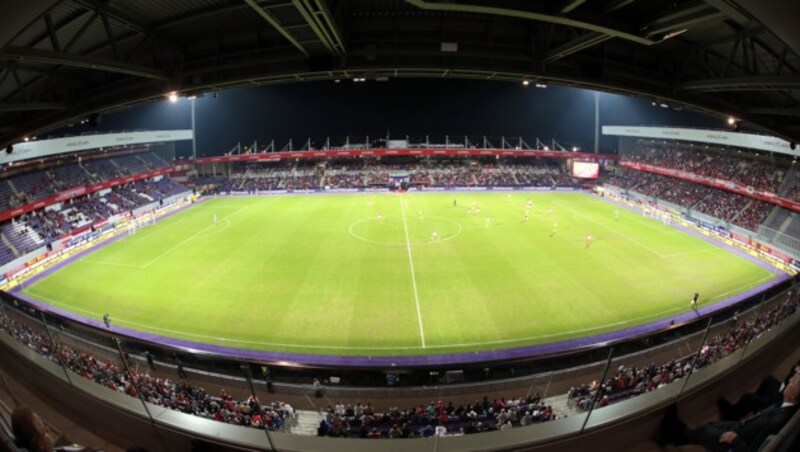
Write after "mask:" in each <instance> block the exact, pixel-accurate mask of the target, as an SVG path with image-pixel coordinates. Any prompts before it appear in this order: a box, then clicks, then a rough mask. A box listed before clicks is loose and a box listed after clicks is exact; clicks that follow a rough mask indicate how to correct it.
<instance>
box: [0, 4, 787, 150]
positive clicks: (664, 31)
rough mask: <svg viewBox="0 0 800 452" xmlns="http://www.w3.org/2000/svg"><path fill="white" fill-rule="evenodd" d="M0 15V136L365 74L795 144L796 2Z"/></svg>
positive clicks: (31, 10) (171, 7) (66, 10)
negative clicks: (578, 93)
mask: <svg viewBox="0 0 800 452" xmlns="http://www.w3.org/2000/svg"><path fill="white" fill-rule="evenodd" d="M15 3H18V2H15ZM0 12H1V13H2V14H0V145H2V146H5V145H6V144H8V143H13V142H16V141H19V140H20V139H21V138H22V137H24V136H28V135H35V134H39V133H42V132H44V131H46V130H49V129H53V128H55V127H59V126H63V125H66V124H70V123H74V122H77V121H79V120H81V119H85V118H87V117H89V116H90V115H92V114H94V113H100V112H104V111H110V110H114V109H118V108H121V107H125V106H128V105H133V104H137V103H141V102H146V101H151V100H157V99H163V96H164V94H165V93H167V92H170V91H177V92H179V93H180V94H183V95H192V94H197V93H201V92H207V91H214V90H219V89H223V88H228V87H234V86H244V85H259V84H269V83H288V82H299V81H307V80H326V79H351V78H361V77H364V78H366V79H367V81H372V80H375V81H383V80H387V79H391V78H395V77H458V78H471V79H492V80H513V81H522V80H529V81H531V82H539V83H553V84H564V85H571V86H580V87H585V88H593V89H600V90H605V91H611V92H617V93H623V94H631V95H636V96H641V97H644V98H646V99H651V100H652V101H654V102H659V103H667V104H671V105H675V106H677V105H682V106H689V107H691V108H695V109H699V110H704V111H712V112H716V113H719V114H723V115H732V116H734V117H736V118H739V119H741V120H743V121H745V122H746V123H748V124H751V125H753V126H756V127H757V128H760V129H761V130H763V131H765V132H768V133H772V134H775V135H778V136H781V137H783V138H786V139H787V140H789V141H793V142H800V58H799V55H800V33H797V32H796V31H795V29H796V23H795V22H796V18H797V17H800V2H796V1H791V0H789V1H781V0H561V1H557V0H405V1H403V0H136V1H126V0H27V1H26V2H24V6H22V5H21V4H17V5H14V6H4V7H2V9H1V10H0ZM309 127H311V126H309Z"/></svg>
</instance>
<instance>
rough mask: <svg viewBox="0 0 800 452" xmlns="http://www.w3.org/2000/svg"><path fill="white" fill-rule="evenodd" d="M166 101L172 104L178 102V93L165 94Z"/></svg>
mask: <svg viewBox="0 0 800 452" xmlns="http://www.w3.org/2000/svg"><path fill="white" fill-rule="evenodd" d="M167 99H169V101H170V102H172V103H173V104H174V103H175V102H177V101H178V92H177V91H172V92H170V93H169V94H167Z"/></svg>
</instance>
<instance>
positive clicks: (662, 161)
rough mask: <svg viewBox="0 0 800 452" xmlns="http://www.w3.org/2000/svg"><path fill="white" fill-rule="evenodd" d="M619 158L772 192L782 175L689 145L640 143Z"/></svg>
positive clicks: (768, 166) (755, 163) (758, 162)
mask: <svg viewBox="0 0 800 452" xmlns="http://www.w3.org/2000/svg"><path fill="white" fill-rule="evenodd" d="M622 160H623V161H629V162H634V163H646V164H649V165H654V166H658V167H661V168H669V169H675V170H680V171H685V172H688V173H693V174H697V175H700V176H703V177H707V178H714V179H721V180H727V181H734V182H737V183H740V184H744V185H747V186H750V187H753V188H754V189H757V190H766V191H769V192H772V193H777V191H778V188H779V187H780V185H781V181H782V179H783V175H784V171H783V170H782V169H780V168H778V167H776V166H775V165H772V164H770V163H767V162H764V161H761V160H752V159H744V158H738V157H731V156H726V155H721V154H717V153H712V152H707V151H706V150H700V149H694V148H693V147H681V148H675V147H669V146H660V147H643V148H640V149H638V150H637V151H636V152H635V153H633V154H628V155H625V156H623V158H622Z"/></svg>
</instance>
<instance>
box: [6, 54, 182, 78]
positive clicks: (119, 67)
mask: <svg viewBox="0 0 800 452" xmlns="http://www.w3.org/2000/svg"><path fill="white" fill-rule="evenodd" d="M0 59H6V60H14V61H32V62H37V63H47V64H58V65H62V66H70V67H80V68H84V69H95V70H98V71H105V72H114V73H118V74H126V75H132V76H135V77H143V78H150V79H161V80H165V79H166V78H167V74H166V73H165V72H164V71H159V70H157V69H151V68H146V67H141V66H136V65H133V64H127V63H120V62H117V61H111V60H107V59H105V58H95V57H90V56H79V55H74V54H70V53H66V52H52V51H49V50H41V49H28V48H22V47H7V48H6V49H5V50H3V51H2V52H0Z"/></svg>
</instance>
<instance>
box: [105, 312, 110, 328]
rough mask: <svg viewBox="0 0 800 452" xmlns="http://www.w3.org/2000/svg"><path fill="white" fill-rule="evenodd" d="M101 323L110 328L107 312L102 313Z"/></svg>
mask: <svg viewBox="0 0 800 452" xmlns="http://www.w3.org/2000/svg"><path fill="white" fill-rule="evenodd" d="M103 323H104V324H105V326H106V328H111V317H109V316H108V313H105V314H103Z"/></svg>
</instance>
